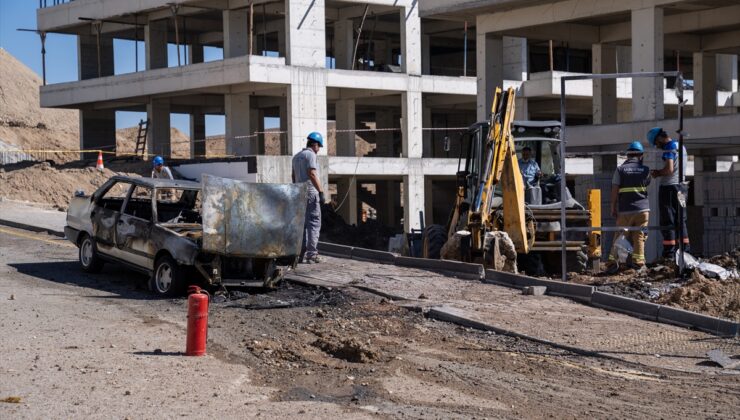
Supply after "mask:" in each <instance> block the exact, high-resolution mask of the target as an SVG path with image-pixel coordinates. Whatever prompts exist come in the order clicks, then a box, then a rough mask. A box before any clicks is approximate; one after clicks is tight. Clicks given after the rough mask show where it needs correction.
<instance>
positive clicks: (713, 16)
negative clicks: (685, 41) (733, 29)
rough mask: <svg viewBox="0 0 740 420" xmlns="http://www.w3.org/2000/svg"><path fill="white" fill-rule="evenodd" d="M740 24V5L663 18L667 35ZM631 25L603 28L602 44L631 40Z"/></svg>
mask: <svg viewBox="0 0 740 420" xmlns="http://www.w3.org/2000/svg"><path fill="white" fill-rule="evenodd" d="M737 24H740V5H734V6H727V7H716V8H713V9H707V10H698V11H695V12H688V13H678V14H674V15H667V16H665V17H664V18H663V28H664V30H665V34H666V35H672V34H679V33H686V32H699V31H705V30H713V31H715V30H717V29H719V28H722V27H726V26H733V25H737ZM630 36H631V31H630V23H629V22H619V23H614V24H609V25H602V26H601V42H604V43H611V42H620V41H626V40H628V39H630Z"/></svg>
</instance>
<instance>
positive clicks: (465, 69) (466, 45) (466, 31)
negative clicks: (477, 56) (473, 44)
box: [430, 20, 468, 77]
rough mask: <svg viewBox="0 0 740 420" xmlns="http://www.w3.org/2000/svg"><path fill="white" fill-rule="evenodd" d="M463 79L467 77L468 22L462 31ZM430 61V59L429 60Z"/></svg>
mask: <svg viewBox="0 0 740 420" xmlns="http://www.w3.org/2000/svg"><path fill="white" fill-rule="evenodd" d="M463 31H464V32H463V77H465V76H467V75H468V21H467V20H466V21H465V29H463ZM430 60H431V59H430Z"/></svg>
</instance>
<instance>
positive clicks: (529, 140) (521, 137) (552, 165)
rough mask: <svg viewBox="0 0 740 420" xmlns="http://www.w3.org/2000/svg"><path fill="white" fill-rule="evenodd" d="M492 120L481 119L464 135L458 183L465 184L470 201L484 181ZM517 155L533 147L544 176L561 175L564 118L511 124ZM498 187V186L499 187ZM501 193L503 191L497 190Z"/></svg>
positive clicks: (459, 185) (467, 197)
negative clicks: (486, 149) (484, 167)
mask: <svg viewBox="0 0 740 420" xmlns="http://www.w3.org/2000/svg"><path fill="white" fill-rule="evenodd" d="M489 127H490V125H489V123H488V121H483V122H478V123H475V124H473V125H471V126H470V127H468V129H467V131H466V132H465V133H464V134H463V135H462V137H461V139H460V140H461V146H462V147H461V148H460V157H459V160H458V169H457V184H458V187H459V188H460V187H461V188H464V190H465V198H466V201H467V200H468V199H470V198H471V197H473V196H474V195H475V194H474V192H475V189H476V188H477V187H478V185H479V183H480V178H479V176H480V173H481V168H482V167H483V166H484V165H485V162H484V161H483V160H484V159H485V146H486V141H487V140H488V130H489ZM511 133H512V135H513V136H514V142H515V145H516V153H517V158H521V156H522V149H524V148H525V147H529V148H530V149H532V157H533V158H534V159H535V161H536V162H537V164H538V165H539V167H540V170H541V171H542V174H543V178H552V177H557V176H558V174H559V173H560V139H559V138H558V137H559V136H560V122H559V121H514V122H513V123H512V124H511ZM497 190H498V189H497ZM496 193H497V194H499V195H500V191H497V192H496Z"/></svg>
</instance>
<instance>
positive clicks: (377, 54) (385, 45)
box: [373, 38, 393, 67]
mask: <svg viewBox="0 0 740 420" xmlns="http://www.w3.org/2000/svg"><path fill="white" fill-rule="evenodd" d="M373 60H375V66H376V67H377V66H380V65H388V64H393V49H392V48H391V42H390V40H389V39H388V38H384V39H378V40H374V41H373Z"/></svg>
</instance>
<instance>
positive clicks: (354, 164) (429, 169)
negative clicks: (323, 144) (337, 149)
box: [329, 156, 457, 180]
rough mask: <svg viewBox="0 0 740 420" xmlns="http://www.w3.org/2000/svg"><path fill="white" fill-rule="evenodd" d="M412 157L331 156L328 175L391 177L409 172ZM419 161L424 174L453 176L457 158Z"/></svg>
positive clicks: (371, 177)
mask: <svg viewBox="0 0 740 420" xmlns="http://www.w3.org/2000/svg"><path fill="white" fill-rule="evenodd" d="M411 160H414V159H406V158H391V157H341V156H337V157H333V156H332V157H331V159H329V175H330V176H353V175H355V174H356V175H357V176H358V177H362V178H363V179H392V178H398V176H399V175H408V174H409V162H410V161H411ZM416 160H418V161H420V162H421V171H422V174H423V175H425V176H436V177H441V178H445V177H449V179H450V180H452V179H454V178H455V173H457V159H442V158H436V159H426V158H425V159H416Z"/></svg>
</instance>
